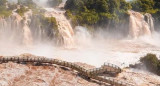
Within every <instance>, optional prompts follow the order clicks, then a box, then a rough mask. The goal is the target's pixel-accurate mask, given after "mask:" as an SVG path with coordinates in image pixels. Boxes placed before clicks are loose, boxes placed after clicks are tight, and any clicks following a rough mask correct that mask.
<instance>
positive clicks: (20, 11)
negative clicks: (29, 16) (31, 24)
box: [16, 5, 28, 16]
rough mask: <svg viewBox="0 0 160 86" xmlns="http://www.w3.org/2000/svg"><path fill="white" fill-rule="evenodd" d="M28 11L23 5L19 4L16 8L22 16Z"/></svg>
mask: <svg viewBox="0 0 160 86" xmlns="http://www.w3.org/2000/svg"><path fill="white" fill-rule="evenodd" d="M27 11H28V8H26V7H24V6H23V5H21V6H20V9H17V11H16V12H17V13H18V14H19V15H20V16H23V15H24V13H25V12H27Z"/></svg>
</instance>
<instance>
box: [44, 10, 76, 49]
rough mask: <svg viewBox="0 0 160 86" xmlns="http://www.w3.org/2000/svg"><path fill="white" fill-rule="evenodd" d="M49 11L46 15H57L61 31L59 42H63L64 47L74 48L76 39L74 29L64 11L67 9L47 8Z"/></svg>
mask: <svg viewBox="0 0 160 86" xmlns="http://www.w3.org/2000/svg"><path fill="white" fill-rule="evenodd" d="M46 10H47V12H46V13H45V17H55V18H56V21H57V23H58V31H59V36H60V37H59V38H60V39H59V41H58V43H59V44H60V42H61V44H63V46H64V48H73V47H74V40H73V35H74V31H73V29H72V26H71V24H70V22H69V21H68V20H67V19H66V17H65V15H64V13H65V11H62V10H59V9H54V8H46Z"/></svg>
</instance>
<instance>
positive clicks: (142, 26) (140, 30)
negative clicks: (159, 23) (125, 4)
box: [129, 10, 154, 39]
mask: <svg viewBox="0 0 160 86" xmlns="http://www.w3.org/2000/svg"><path fill="white" fill-rule="evenodd" d="M129 14H130V23H129V27H130V31H129V35H130V36H131V37H132V38H135V39H136V38H138V37H140V36H143V35H147V36H151V33H152V32H151V31H153V30H154V24H153V18H152V17H151V15H150V14H146V16H147V22H146V21H145V17H144V15H142V14H141V13H139V12H135V11H132V10H130V11H129Z"/></svg>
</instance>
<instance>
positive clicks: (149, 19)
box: [145, 13, 154, 32]
mask: <svg viewBox="0 0 160 86" xmlns="http://www.w3.org/2000/svg"><path fill="white" fill-rule="evenodd" d="M145 19H146V21H147V23H148V24H149V26H150V30H151V31H152V32H153V31H154V22H153V17H152V15H151V14H149V13H146V14H145Z"/></svg>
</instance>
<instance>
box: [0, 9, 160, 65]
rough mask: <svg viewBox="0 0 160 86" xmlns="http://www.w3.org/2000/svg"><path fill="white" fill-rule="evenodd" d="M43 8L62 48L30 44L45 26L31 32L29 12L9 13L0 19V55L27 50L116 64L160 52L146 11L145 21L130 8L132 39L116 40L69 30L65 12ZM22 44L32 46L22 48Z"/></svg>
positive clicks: (66, 57)
mask: <svg viewBox="0 0 160 86" xmlns="http://www.w3.org/2000/svg"><path fill="white" fill-rule="evenodd" d="M46 10H47V11H46V13H45V16H46V17H55V18H56V21H57V22H58V31H59V35H60V40H61V39H62V40H63V41H60V42H63V43H64V45H63V46H62V47H57V46H56V45H54V44H53V43H52V42H51V41H50V40H45V41H43V42H36V43H33V42H34V41H36V40H37V39H40V38H41V35H43V34H44V32H45V31H43V30H44V29H45V28H44V29H43V30H42V29H40V30H39V29H37V28H34V29H35V32H32V30H30V27H29V24H30V22H31V20H30V19H31V18H30V16H31V12H30V11H28V12H27V13H25V15H24V17H25V19H23V18H22V17H21V16H19V15H18V14H17V13H15V12H13V15H12V16H11V17H10V18H8V19H4V18H1V19H0V55H19V54H23V53H31V54H34V55H38V56H46V57H48V58H58V59H63V60H66V61H71V62H84V63H87V64H91V65H94V66H101V65H102V64H103V63H104V62H109V63H113V64H116V65H118V66H120V67H125V66H128V65H129V64H132V63H133V64H134V63H136V62H138V60H139V58H140V57H141V56H144V55H146V54H147V53H155V54H157V55H160V45H159V44H160V41H159V38H160V36H159V33H155V32H154V31H153V30H154V27H152V25H153V24H152V22H153V21H152V20H153V19H151V16H150V15H148V14H146V16H147V17H148V18H147V19H148V20H147V22H146V21H145V20H144V16H143V15H142V14H140V13H138V12H134V11H130V35H131V36H132V37H133V38H136V39H134V40H133V39H130V40H128V38H127V37H126V38H124V39H121V40H118V39H113V38H109V37H106V34H107V33H105V32H103V33H95V36H94V37H93V36H92V35H91V34H90V33H89V32H88V31H87V28H84V27H81V26H78V27H76V28H75V29H74V31H73V29H72V27H71V25H70V23H69V21H68V20H67V19H66V17H65V16H64V12H65V11H63V10H59V9H57V8H56V9H53V8H46ZM22 20H23V22H22ZM151 28H152V29H151ZM33 31H34V30H33ZM32 33H36V36H35V37H33V34H32ZM112 34H114V33H112ZM104 35H105V36H104ZM151 35H152V37H151ZM33 38H34V39H33ZM46 39H47V38H46ZM60 42H58V43H60ZM21 43H22V44H21ZM24 45H25V46H24ZM26 45H32V47H29V48H28V47H27V48H26ZM75 46H76V47H75Z"/></svg>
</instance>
